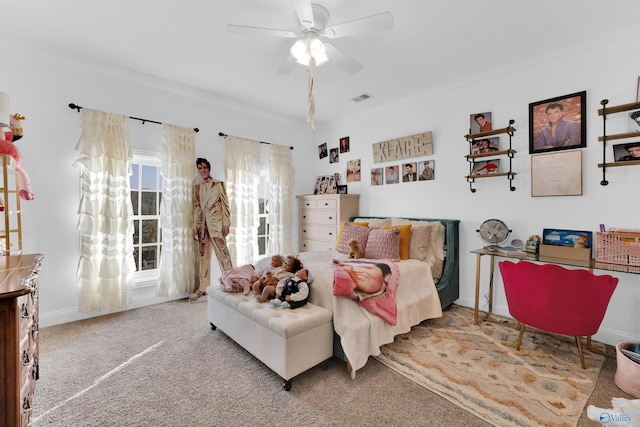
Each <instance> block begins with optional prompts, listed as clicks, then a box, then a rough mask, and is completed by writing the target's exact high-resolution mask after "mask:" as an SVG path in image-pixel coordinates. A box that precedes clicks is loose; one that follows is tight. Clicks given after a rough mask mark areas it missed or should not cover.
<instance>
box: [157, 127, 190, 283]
mask: <svg viewBox="0 0 640 427" xmlns="http://www.w3.org/2000/svg"><path fill="white" fill-rule="evenodd" d="M195 141H196V133H195V131H194V130H193V129H189V128H184V127H180V126H174V125H166V124H164V125H162V150H161V153H160V160H161V162H162V167H161V170H160V173H161V174H162V201H161V203H160V228H161V231H162V253H161V256H160V267H159V269H160V272H159V275H160V284H159V285H158V289H157V293H156V294H157V295H158V296H173V295H180V294H186V293H191V292H193V291H194V290H195V289H196V271H195V266H196V252H195V244H194V240H193V238H192V236H191V230H192V227H193V185H194V184H195V180H194V176H195V172H194V171H195V162H196V160H195V159H196V151H195Z"/></svg>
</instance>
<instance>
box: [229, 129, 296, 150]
mask: <svg viewBox="0 0 640 427" xmlns="http://www.w3.org/2000/svg"><path fill="white" fill-rule="evenodd" d="M218 136H221V137H223V138H226V137H227V136H229V135H227V134H226V133H224V132H218ZM260 144H267V145H271V143H270V142H264V141H260ZM289 148H290V149H292V150H293V147H289Z"/></svg>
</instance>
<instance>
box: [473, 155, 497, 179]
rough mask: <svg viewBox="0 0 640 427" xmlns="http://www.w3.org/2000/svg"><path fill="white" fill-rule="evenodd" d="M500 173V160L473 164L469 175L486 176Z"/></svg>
mask: <svg viewBox="0 0 640 427" xmlns="http://www.w3.org/2000/svg"><path fill="white" fill-rule="evenodd" d="M499 172H500V159H492V160H484V161H480V162H475V163H474V164H473V171H472V172H471V175H487V174H491V173H499Z"/></svg>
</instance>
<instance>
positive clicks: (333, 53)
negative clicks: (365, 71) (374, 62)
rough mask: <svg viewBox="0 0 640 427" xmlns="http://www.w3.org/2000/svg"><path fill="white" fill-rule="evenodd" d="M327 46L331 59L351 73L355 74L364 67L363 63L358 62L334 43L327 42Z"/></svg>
mask: <svg viewBox="0 0 640 427" xmlns="http://www.w3.org/2000/svg"><path fill="white" fill-rule="evenodd" d="M324 45H325V46H326V47H327V56H328V57H329V59H330V60H331V61H334V62H335V63H336V64H338V65H339V66H341V67H342V68H344V70H345V71H346V72H347V73H349V74H355V73H357V72H358V71H360V70H361V69H362V65H360V64H358V63H357V62H356V60H355V59H353V58H352V57H350V56H349V55H347V54H346V53H344V52H343V51H341V50H340V49H338V48H337V47H335V46H334V45H332V44H329V43H325V44H324Z"/></svg>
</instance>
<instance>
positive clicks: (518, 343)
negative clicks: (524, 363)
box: [516, 322, 524, 350]
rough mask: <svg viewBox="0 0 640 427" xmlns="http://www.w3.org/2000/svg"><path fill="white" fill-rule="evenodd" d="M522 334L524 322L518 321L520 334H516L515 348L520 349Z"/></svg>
mask: <svg viewBox="0 0 640 427" xmlns="http://www.w3.org/2000/svg"><path fill="white" fill-rule="evenodd" d="M523 335H524V323H522V322H520V335H518V342H517V344H516V350H520V345H521V344H522V337H523Z"/></svg>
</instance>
